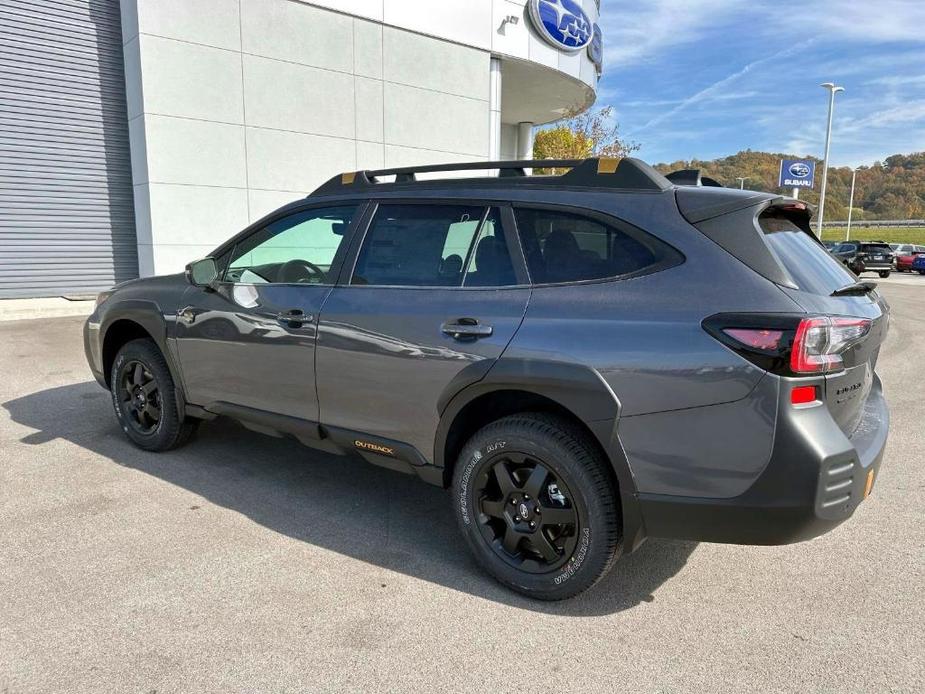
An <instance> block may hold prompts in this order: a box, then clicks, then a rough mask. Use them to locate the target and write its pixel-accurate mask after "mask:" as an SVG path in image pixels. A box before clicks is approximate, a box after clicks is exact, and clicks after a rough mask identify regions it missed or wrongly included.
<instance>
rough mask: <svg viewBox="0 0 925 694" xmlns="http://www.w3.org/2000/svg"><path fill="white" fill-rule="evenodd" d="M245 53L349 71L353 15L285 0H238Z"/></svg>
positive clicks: (351, 58) (351, 66) (351, 62)
mask: <svg viewBox="0 0 925 694" xmlns="http://www.w3.org/2000/svg"><path fill="white" fill-rule="evenodd" d="M241 41H242V45H243V50H244V52H245V53H253V54H256V55H262V56H266V57H268V58H277V59H279V60H288V61H291V62H295V63H302V64H303V65H312V66H314V67H320V68H327V69H329V70H339V71H341V72H351V71H352V69H353V18H352V17H350V16H348V15H344V14H339V13H337V12H330V11H328V10H322V9H319V8H317V7H311V6H310V5H304V4H302V3H298V2H291V1H289V0H241Z"/></svg>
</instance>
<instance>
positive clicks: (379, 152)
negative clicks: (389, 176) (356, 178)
mask: <svg viewBox="0 0 925 694" xmlns="http://www.w3.org/2000/svg"><path fill="white" fill-rule="evenodd" d="M356 168H357V170H360V169H382V168H385V146H384V145H383V144H382V143H381V142H363V141H362V140H357V164H356Z"/></svg>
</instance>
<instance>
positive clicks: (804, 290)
mask: <svg viewBox="0 0 925 694" xmlns="http://www.w3.org/2000/svg"><path fill="white" fill-rule="evenodd" d="M759 226H760V227H761V230H762V231H763V232H764V238H765V241H766V242H767V244H768V246H769V247H770V248H771V250H772V251H773V253H774V254H775V256H777V258H778V260H779V261H780V263H781V265H782V266H783V267H784V269H786V270H787V272H788V274H789V275H790V276H791V277H792V278H793V280H794V282H795V284H796V285H797V288H796V289H791V288H786V287H782V289H783V290H784V291H785V292H786V293H787V294H788V295H789V296H790V297H791V298H793V299H794V300H795V301H796V302H797V303H798V304H799V305H800V306H802V307H803V308H804V309H805V310H806V311H807V312H808V313H810V314H819V315H829V316H844V317H856V318H869V319H871V320H872V321H873V325H872V327H871V330H870V332H868V333H867V335H866V337H865V338H864V339H863V340H861V341H859V342H858V343H857V344H856V345H855V346H853V347H852V348H850V349H849V350H848V351H847V352H845V353H843V354H842V358H843V359H844V364H845V370H844V371H841V372H839V373H835V374H831V375H828V376H826V377H825V380H826V403H827V405H828V407H829V410H830V411H831V412H832V416H833V417H834V419H835V421H837V422H838V424H839V426H840V427H841V428H842V430H843V431H844V432H845V433H846V434H848V435H849V436H850V435H851V434H852V433H853V432H854V430H855V429H856V427H857V424H858V422H859V421H860V418H861V415H862V414H863V411H864V404H865V403H866V401H867V397H868V395H869V394H870V391H871V388H872V387H873V384H874V382H875V376H874V368H875V367H876V365H877V357H878V355H879V354H880V346H881V344H882V343H883V340H884V339H885V338H886V333H887V328H888V325H889V306H888V305H887V303H886V301H885V300H884V299H883V298H882V297H881V296H880V295H879V294H878V293H877V291H876V290H874V291H872V292H869V293H861V292H859V293H857V294H853V295H847V296H832V293H833V292H835V291H836V290H838V289H841V288H843V287H846V286H848V285H851V284H853V283H855V282H857V281H858V280H857V277H856V276H855V275H853V274H852V273H850V272H848V271H847V269H845V267H844V266H842V265H841V264H839V263H838V262H837V261H836V260H834V259H833V258H832V256H831V255H829V254H828V253H826V252H825V250H824V249H823V247H822V246H821V245H820V244H819V242H818V241H816V239H815V238H813V237H812V235H811V234H810V233H809V232H807V231H804V230H803V229H800V228H799V227H798V226H797V225H796V224H794V222H792V221H790V220H789V219H787V218H786V217H785V216H778V215H777V213H776V212H774V211H773V208H772V210H770V211H769V212H768V213H766V214H764V215H762V216H761V217H760V218H759Z"/></svg>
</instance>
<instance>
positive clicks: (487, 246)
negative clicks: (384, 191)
mask: <svg viewBox="0 0 925 694" xmlns="http://www.w3.org/2000/svg"><path fill="white" fill-rule="evenodd" d="M509 214H510V213H509V211H508V210H506V209H502V207H500V206H497V205H495V206H488V205H484V204H467V203H463V204H460V203H419V202H415V203H393V202H387V203H386V202H383V203H381V204H380V205H379V206H378V208H377V209H376V211H375V214H374V215H373V217H372V220H371V222H370V223H369V227H368V230H367V231H366V233H365V236H364V237H363V238H362V239H358V242H357V243H356V244H355V246H356V247H355V249H354V251H353V253H352V254H351V255H352V257H353V260H348V267H351V268H352V269H351V271H350V272H347V269H346V268H345V271H344V275H345V278H344V279H343V281H342V283H341V284H339V285H338V286H337V287H335V288H334V289H333V290H332V292H331V294H330V296H329V297H328V299H327V300H326V302H325V305H324V309H323V311H322V314H321V322H320V324H319V337H318V350H317V382H318V396H319V401H320V405H321V422H322V424H323V425H324V426H326V427H329V428H331V427H333V428H337V429H342V430H344V431H345V432H348V433H349V432H353V433H357V434H364V435H372V436H373V437H376V438H378V439H386V440H389V441H394V442H400V443H403V444H407V445H409V446H412V447H413V448H414V449H416V451H417V452H418V453H420V454H421V455H422V456H423V457H424V458H425V459H427V460H431V459H432V455H433V441H434V433H435V431H436V427H437V423H438V421H439V401H440V399H441V396H443V395H444V394H445V393H446V392H450V391H455V390H457V389H459V388H461V387H463V386H464V385H466V384H468V383H472V382H475V381H477V380H478V379H480V378H481V377H483V376H484V375H485V373H487V371H488V369H489V368H490V367H491V365H492V364H493V363H494V362H495V360H497V359H498V358H499V357H500V356H501V353H502V352H503V351H504V349H505V347H506V346H507V345H508V343H509V342H510V341H511V338H512V337H513V336H514V333H515V332H516V330H517V328H518V327H519V326H520V323H521V321H522V319H523V316H524V313H525V311H526V307H527V301H528V299H529V296H530V289H529V287H528V286H527V282H526V274H525V271H524V269H523V261H522V256H521V254H520V251H519V246H517V241H516V239H515V238H514V237H513V235H512V229H511V228H510V225H508V224H505V223H504V222H503V221H502V215H503V216H504V217H505V219H509V218H510V217H509ZM515 249H516V250H515ZM518 259H519V261H518ZM351 440H353V437H351ZM356 445H357V446H358V447H361V443H357V444H356Z"/></svg>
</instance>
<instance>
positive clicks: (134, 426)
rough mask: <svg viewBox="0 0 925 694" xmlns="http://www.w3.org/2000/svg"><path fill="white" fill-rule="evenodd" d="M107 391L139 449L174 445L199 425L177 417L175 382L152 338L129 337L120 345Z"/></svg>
mask: <svg viewBox="0 0 925 694" xmlns="http://www.w3.org/2000/svg"><path fill="white" fill-rule="evenodd" d="M110 392H111V393H112V404H113V408H114V409H115V411H116V418H117V419H118V420H119V424H120V425H121V427H122V431H124V432H125V435H126V436H128V437H129V439H131V441H132V443H134V444H135V445H136V446H138V447H139V448H143V449H145V450H148V451H167V450H170V449H171V448H176V447H177V446H181V445H182V444H184V443H186V441H187V440H188V439H189V438H190V436H192V434H193V433H194V432H195V430H196V427H197V425H198V424H199V420H197V419H191V418H188V417H187V418H183V419H181V417H180V412H179V408H178V407H177V398H176V385H175V384H174V382H173V378H172V377H171V375H170V369H169V368H168V366H167V361H166V360H165V359H164V355H163V354H161V351H160V350H159V349H158V347H157V345H156V344H154V342H153V341H152V340H148V339H140V340H132V341H131V342H127V343H126V344H125V345H123V346H122V348H121V349H120V350H119V352H118V353H117V354H116V358H115V359H114V360H113V363H112V371H111V373H110Z"/></svg>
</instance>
